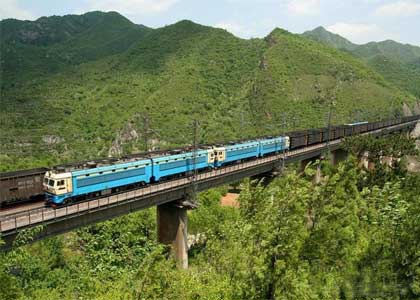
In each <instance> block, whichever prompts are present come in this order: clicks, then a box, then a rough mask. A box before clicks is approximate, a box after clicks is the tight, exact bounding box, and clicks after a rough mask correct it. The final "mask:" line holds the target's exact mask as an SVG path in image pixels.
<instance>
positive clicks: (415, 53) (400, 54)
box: [303, 27, 420, 99]
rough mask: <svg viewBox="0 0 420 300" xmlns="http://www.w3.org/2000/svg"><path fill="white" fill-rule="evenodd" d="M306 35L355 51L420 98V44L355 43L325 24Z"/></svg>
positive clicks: (391, 42)
mask: <svg viewBox="0 0 420 300" xmlns="http://www.w3.org/2000/svg"><path fill="white" fill-rule="evenodd" d="M303 36H305V37H309V38H311V39H313V40H316V41H319V42H322V43H326V44H328V45H330V46H332V47H335V48H337V49H342V50H345V51H348V52H350V53H352V54H353V55H355V56H356V57H359V58H361V59H363V60H364V61H366V62H367V63H368V64H369V66H371V67H372V68H373V69H374V70H375V71H377V72H378V73H379V74H381V75H382V76H384V78H385V79H386V80H388V81H389V82H391V83H393V84H395V85H396V86H398V87H399V88H401V89H403V90H406V91H408V92H410V93H411V94H413V95H414V96H416V97H417V99H420V86H419V82H420V47H416V46H413V45H408V44H405V45H403V44H400V43H397V42H395V41H392V40H387V41H383V42H370V43H367V44H364V45H356V44H353V43H351V42H350V41H348V40H346V39H345V38H343V37H341V36H339V35H337V34H334V33H331V32H329V31H327V30H325V28H323V27H318V28H315V29H314V30H312V31H307V32H305V33H303Z"/></svg>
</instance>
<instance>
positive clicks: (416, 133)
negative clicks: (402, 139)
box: [410, 122, 420, 139]
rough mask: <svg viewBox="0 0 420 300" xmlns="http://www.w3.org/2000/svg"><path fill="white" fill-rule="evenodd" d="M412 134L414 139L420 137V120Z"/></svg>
mask: <svg viewBox="0 0 420 300" xmlns="http://www.w3.org/2000/svg"><path fill="white" fill-rule="evenodd" d="M410 136H411V137H412V138H413V139H418V138H420V122H417V124H416V127H415V128H414V130H413V131H412V132H411V133H410Z"/></svg>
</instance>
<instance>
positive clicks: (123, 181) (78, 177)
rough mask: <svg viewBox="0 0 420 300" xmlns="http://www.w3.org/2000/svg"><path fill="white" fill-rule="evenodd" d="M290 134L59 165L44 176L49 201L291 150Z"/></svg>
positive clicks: (89, 195)
mask: <svg viewBox="0 0 420 300" xmlns="http://www.w3.org/2000/svg"><path fill="white" fill-rule="evenodd" d="M289 145H290V142H289V137H275V138H266V139H261V140H255V141H246V142H240V143H232V144H231V145H223V146H221V145H220V146H206V147H198V148H197V149H195V150H191V149H183V150H178V151H169V152H166V153H162V152H159V153H146V154H143V155H139V156H136V157H131V158H126V159H122V160H119V161H116V162H114V163H112V164H108V163H105V164H102V163H101V162H99V163H93V164H91V166H90V167H89V168H86V167H71V168H70V169H69V168H55V169H52V170H50V171H47V172H46V174H45V177H44V190H45V192H46V200H47V203H48V204H49V205H51V206H58V205H61V204H66V203H69V202H74V201H80V200H82V199H88V198H92V197H98V196H104V195H110V194H113V193H115V192H118V191H121V190H124V189H129V188H136V187H141V186H145V185H148V184H150V183H155V182H161V181H164V180H168V179H172V178H176V177H180V176H185V175H187V174H191V173H192V172H195V171H197V172H200V171H203V170H210V169H214V168H219V167H223V166H226V165H229V164H233V163H237V162H239V161H245V160H250V159H256V158H258V157H264V156H267V155H272V154H274V153H278V152H280V151H285V150H287V149H289Z"/></svg>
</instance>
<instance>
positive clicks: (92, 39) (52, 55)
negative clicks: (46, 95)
mask: <svg viewBox="0 0 420 300" xmlns="http://www.w3.org/2000/svg"><path fill="white" fill-rule="evenodd" d="M0 30H1V34H0V42H1V48H0V50H1V53H2V55H1V61H0V63H1V72H2V77H3V84H2V86H3V85H4V84H9V83H10V84H16V82H20V81H24V80H27V79H33V78H35V77H38V76H47V75H49V74H51V73H58V72H60V71H63V70H64V69H66V68H68V67H71V66H76V65H79V64H81V63H85V62H89V61H93V60H97V59H100V58H104V57H106V56H109V55H113V54H116V53H121V52H123V51H125V50H127V49H128V48H129V47H130V46H131V45H132V44H133V43H134V42H137V41H138V40H139V39H141V37H142V36H144V35H145V34H147V33H148V32H150V31H151V29H149V28H147V27H145V26H142V25H136V24H133V23H132V22H130V21H129V20H128V19H126V18H124V17H123V16H121V15H120V14H118V13H116V12H109V13H103V12H98V11H95V12H90V13H86V14H84V15H80V16H79V15H67V16H63V17H58V16H52V17H42V18H39V19H38V20H36V21H33V22H32V21H20V20H15V19H6V20H3V21H1V22H0Z"/></svg>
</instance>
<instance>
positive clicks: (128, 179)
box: [0, 116, 419, 207]
mask: <svg viewBox="0 0 420 300" xmlns="http://www.w3.org/2000/svg"><path fill="white" fill-rule="evenodd" d="M417 119H419V116H411V117H403V118H398V119H392V120H385V121H378V122H365V121H362V122H354V123H349V124H344V125H339V126H331V127H329V128H328V127H324V128H318V129H309V130H300V131H292V132H288V133H285V134H284V135H282V136H277V137H265V138H260V139H254V140H246V141H238V142H232V143H229V144H218V145H201V146H198V148H197V149H195V150H192V149H191V147H190V148H185V149H180V150H172V151H155V152H148V153H143V154H135V155H131V156H126V157H123V158H120V159H116V158H115V159H112V158H111V159H110V158H107V159H99V160H95V161H87V162H81V163H76V164H70V165H60V166H55V167H53V168H50V169H49V168H39V169H32V170H24V171H15V172H8V173H0V205H1V206H2V207H3V206H5V205H9V204H15V203H20V202H23V201H30V200H33V199H40V198H42V197H45V201H46V204H47V205H51V206H53V207H56V206H59V205H62V204H67V203H70V202H75V201H81V200H84V199H90V198H92V197H99V196H104V195H111V194H113V193H116V192H119V191H122V190H127V189H131V188H138V187H142V186H145V185H148V184H151V183H155V182H162V181H165V180H170V179H173V178H177V177H182V176H186V175H188V174H191V172H193V171H194V172H195V171H197V172H201V171H205V170H210V169H215V168H220V167H224V166H226V165H230V164H235V163H238V162H242V161H246V160H252V159H257V158H260V157H264V156H267V155H273V154H276V153H279V152H282V151H288V150H295V149H298V148H302V147H307V146H311V145H315V144H318V143H325V142H326V141H331V140H336V139H340V138H344V137H349V136H353V135H357V134H360V133H364V132H368V131H372V130H377V129H381V128H384V127H388V126H392V125H397V124H400V123H403V122H409V121H414V120H417Z"/></svg>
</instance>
